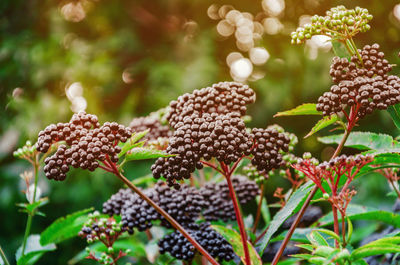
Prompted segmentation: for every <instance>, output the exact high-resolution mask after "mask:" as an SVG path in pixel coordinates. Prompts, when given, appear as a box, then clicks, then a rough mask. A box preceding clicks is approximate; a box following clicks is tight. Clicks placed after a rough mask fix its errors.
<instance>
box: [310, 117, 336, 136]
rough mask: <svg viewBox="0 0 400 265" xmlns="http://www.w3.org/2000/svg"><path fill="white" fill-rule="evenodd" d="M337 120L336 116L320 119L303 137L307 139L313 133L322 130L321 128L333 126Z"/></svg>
mask: <svg viewBox="0 0 400 265" xmlns="http://www.w3.org/2000/svg"><path fill="white" fill-rule="evenodd" d="M337 120H338V116H337V115H336V114H334V115H331V116H326V117H323V118H322V119H320V120H319V121H318V122H317V124H315V125H314V127H313V128H312V129H311V131H310V132H309V133H308V134H307V135H306V136H304V138H307V137H309V136H311V135H313V134H314V133H316V132H318V131H320V130H322V129H323V128H325V127H328V126H329V125H331V124H334V123H335V122H336V121H337Z"/></svg>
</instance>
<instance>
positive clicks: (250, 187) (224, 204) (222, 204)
mask: <svg viewBox="0 0 400 265" xmlns="http://www.w3.org/2000/svg"><path fill="white" fill-rule="evenodd" d="M231 180H232V184H233V188H234V189H235V192H236V196H237V199H238V201H239V202H240V203H241V204H246V203H247V202H249V201H251V200H253V199H254V198H255V197H256V196H257V195H258V194H259V192H260V190H259V188H258V185H257V184H256V182H254V181H252V180H249V179H247V178H246V177H244V176H233V177H232V179H231ZM200 192H201V194H202V195H203V197H204V198H205V200H206V201H208V203H209V206H208V207H207V208H206V209H205V210H204V211H203V216H204V218H205V219H206V220H207V221H216V220H223V221H228V220H236V215H235V211H234V208H233V203H232V200H231V198H230V195H229V187H228V184H227V182H226V181H224V182H220V183H218V184H214V183H208V184H206V185H204V186H203V187H202V188H201V189H200Z"/></svg>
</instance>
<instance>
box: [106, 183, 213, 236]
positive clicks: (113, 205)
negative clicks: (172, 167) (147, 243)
mask: <svg viewBox="0 0 400 265" xmlns="http://www.w3.org/2000/svg"><path fill="white" fill-rule="evenodd" d="M144 193H145V194H146V195H147V196H148V197H150V199H152V200H153V201H155V202H156V203H157V204H158V205H159V206H160V207H161V208H162V209H163V210H165V211H166V212H167V213H168V214H169V215H171V216H172V217H173V218H174V219H175V220H177V221H178V222H179V223H180V224H187V223H192V222H194V221H195V220H196V219H197V218H198V217H199V215H200V213H201V211H202V210H203V209H204V208H206V207H207V206H208V202H207V201H206V200H205V199H204V198H203V196H202V194H201V193H200V192H199V191H198V190H197V189H196V188H194V187H189V186H187V185H182V187H181V189H180V190H178V191H177V190H173V189H171V188H170V187H168V186H167V185H166V184H165V183H164V182H162V181H159V182H157V184H156V185H155V186H154V187H153V188H149V189H147V190H145V191H144ZM103 213H106V214H109V215H118V214H121V216H122V224H123V226H124V227H126V229H127V230H128V232H129V233H131V234H132V233H133V232H134V231H133V230H134V228H137V229H138V230H139V231H144V230H146V229H147V228H150V227H152V225H153V224H152V222H153V221H155V220H160V221H161V225H163V226H165V227H168V228H169V227H170V224H169V222H167V220H165V219H164V217H162V216H161V215H160V214H159V213H158V212H157V211H156V210H155V209H154V208H153V207H151V206H150V205H149V204H148V203H147V202H146V201H144V200H143V199H141V198H140V197H139V196H138V195H137V194H134V193H132V192H130V191H129V190H128V189H122V190H120V191H118V192H117V193H116V194H114V195H112V196H111V198H110V199H109V200H108V201H106V202H105V203H104V204H103Z"/></svg>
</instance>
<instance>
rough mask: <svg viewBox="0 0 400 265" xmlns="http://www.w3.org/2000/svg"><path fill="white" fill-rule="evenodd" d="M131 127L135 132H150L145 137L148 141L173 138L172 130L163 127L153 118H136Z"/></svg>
mask: <svg viewBox="0 0 400 265" xmlns="http://www.w3.org/2000/svg"><path fill="white" fill-rule="evenodd" d="M129 127H130V128H131V129H132V130H133V131H135V132H142V131H145V130H149V132H148V133H147V134H146V135H145V139H146V140H157V139H158V138H169V137H171V136H172V131H171V130H170V128H169V127H168V126H166V125H162V124H161V122H160V120H159V119H157V118H153V117H138V118H134V119H133V120H132V121H131V123H130V124H129Z"/></svg>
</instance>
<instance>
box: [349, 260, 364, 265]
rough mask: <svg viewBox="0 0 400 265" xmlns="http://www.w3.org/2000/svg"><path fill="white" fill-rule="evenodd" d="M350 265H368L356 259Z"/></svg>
mask: <svg viewBox="0 0 400 265" xmlns="http://www.w3.org/2000/svg"><path fill="white" fill-rule="evenodd" d="M351 265H368V263H367V262H366V261H365V260H363V259H358V260H355V261H353V262H351Z"/></svg>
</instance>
